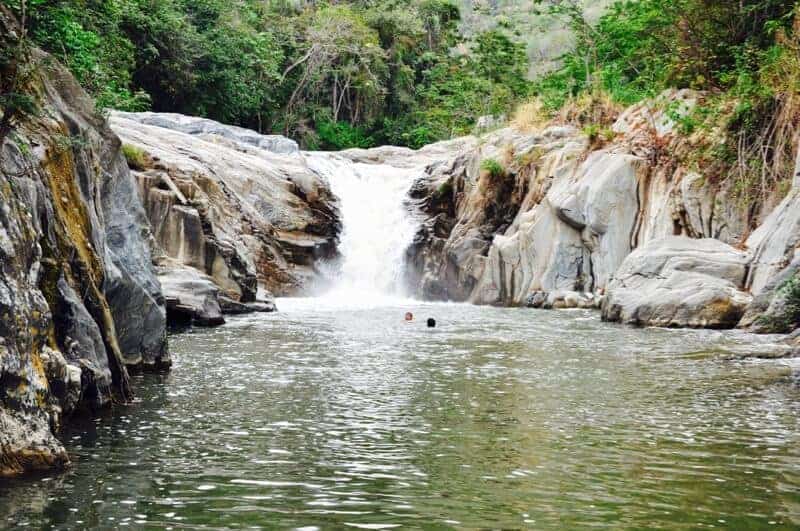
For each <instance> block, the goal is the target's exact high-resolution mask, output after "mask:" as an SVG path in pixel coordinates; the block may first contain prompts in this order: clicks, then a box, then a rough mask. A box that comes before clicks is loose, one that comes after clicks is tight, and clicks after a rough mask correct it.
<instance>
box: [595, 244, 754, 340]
mask: <svg viewBox="0 0 800 531" xmlns="http://www.w3.org/2000/svg"><path fill="white" fill-rule="evenodd" d="M747 264H748V256H747V254H746V253H744V252H742V251H738V250H736V249H734V248H733V247H731V246H729V245H727V244H725V243H723V242H720V241H719V240H714V239H709V238H707V239H691V238H686V237H669V238H664V239H660V240H654V241H652V242H650V243H649V244H647V245H645V246H644V247H642V248H640V249H637V250H636V251H634V252H633V253H631V254H630V255H629V256H628V258H626V259H625V261H624V262H623V263H622V265H621V266H620V268H619V270H618V271H617V273H616V275H615V277H614V279H613V281H612V282H611V283H610V285H609V287H608V292H607V295H606V298H605V300H604V301H603V306H602V314H603V319H604V320H606V321H619V322H623V323H627V324H632V325H638V326H664V327H681V328H732V327H734V326H736V325H737V323H738V322H739V320H740V319H741V317H742V315H743V314H744V312H745V310H746V309H747V307H748V305H749V304H750V302H751V300H752V297H751V296H750V295H749V294H748V293H745V292H744V291H742V288H743V286H744V281H745V276H746V274H747Z"/></svg>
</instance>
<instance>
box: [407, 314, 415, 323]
mask: <svg viewBox="0 0 800 531" xmlns="http://www.w3.org/2000/svg"><path fill="white" fill-rule="evenodd" d="M413 320H414V314H413V313H411V312H406V321H413Z"/></svg>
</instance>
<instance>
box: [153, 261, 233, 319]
mask: <svg viewBox="0 0 800 531" xmlns="http://www.w3.org/2000/svg"><path fill="white" fill-rule="evenodd" d="M158 278H159V280H160V281H161V287H162V289H163V290H164V299H165V300H166V302H167V314H168V316H169V322H170V323H171V324H176V325H192V324H196V325H199V326H216V325H221V324H223V323H224V322H225V318H224V317H223V316H222V308H221V307H220V302H219V288H218V287H217V285H216V284H214V281H213V280H212V279H211V277H208V276H206V275H203V274H202V273H200V272H199V271H197V270H196V269H193V268H190V267H170V268H166V269H164V270H163V271H162V272H161V273H160V274H159V277H158Z"/></svg>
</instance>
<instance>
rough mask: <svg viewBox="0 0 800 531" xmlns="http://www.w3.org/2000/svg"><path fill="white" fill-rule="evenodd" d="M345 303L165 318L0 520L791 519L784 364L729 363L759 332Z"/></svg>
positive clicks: (275, 523) (631, 524)
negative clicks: (115, 385) (188, 325)
mask: <svg viewBox="0 0 800 531" xmlns="http://www.w3.org/2000/svg"><path fill="white" fill-rule="evenodd" d="M348 302H350V301H347V300H335V301H333V302H332V301H331V300H330V299H329V300H327V301H326V300H313V299H305V300H283V301H280V306H281V308H282V310H283V311H282V312H281V313H278V314H273V315H266V316H264V315H258V316H250V317H244V318H239V319H234V320H232V321H231V322H230V323H229V324H227V325H225V326H223V327H221V328H218V329H213V330H204V329H194V330H191V331H189V332H188V333H184V334H180V335H175V336H173V337H172V338H171V348H172V351H173V357H174V360H175V366H174V369H173V371H172V372H171V373H170V374H169V375H164V376H154V375H144V376H137V377H135V385H136V389H137V401H136V403H135V404H134V405H132V406H130V407H127V408H124V409H119V410H117V411H116V412H115V413H114V414H113V415H109V416H106V417H105V418H99V419H95V420H89V421H87V422H85V423H82V424H76V425H75V426H73V427H72V428H70V431H68V432H66V433H65V434H64V440H65V443H66V444H67V447H68V450H69V452H70V454H71V455H72V457H73V460H74V466H73V468H72V469H70V470H69V471H68V472H66V473H64V474H62V475H56V476H48V477H44V478H33V479H27V480H24V481H17V482H13V483H6V484H4V485H2V486H0V527H3V525H4V524H5V525H7V526H8V527H15V526H23V525H29V526H32V527H37V528H38V527H55V528H62V529H74V528H114V527H121V526H131V527H135V528H142V527H151V528H162V527H173V528H175V529H184V528H198V527H210V528H216V529H220V528H244V527H267V528H299V527H304V528H308V529H311V528H315V527H316V528H321V529H331V528H342V527H346V526H350V527H353V528H366V529H382V528H392V527H402V528H426V529H436V528H441V529H447V528H478V527H492V528H535V529H577V528H587V527H598V528H613V529H642V528H652V527H658V528H663V529H686V528H708V527H717V528H735V529H762V528H764V529H767V528H769V529H781V528H782V529H790V528H797V527H798V526H800V445H798V442H799V441H798V439H800V420H799V419H800V416H799V413H800V400H798V399H800V390H798V386H797V385H796V384H795V383H794V377H793V376H792V374H793V372H794V370H795V367H794V366H793V365H792V363H793V362H791V361H774V360H760V359H744V358H743V356H744V355H746V354H753V353H758V352H768V351H769V350H770V348H771V347H770V345H769V342H770V341H771V339H770V338H754V337H748V336H745V335H742V334H738V333H731V332H726V333H723V332H713V331H670V330H658V329H646V330H637V329H633V328H627V327H622V326H615V325H608V324H604V323H601V322H600V320H599V317H598V315H597V314H596V313H591V312H584V311H563V312H547V311H535V310H517V309H499V308H485V307H484V308H478V307H472V306H467V305H443V304H442V305H421V304H419V303H410V304H413V305H412V306H411V307H410V309H411V310H412V311H414V312H415V313H416V314H417V317H418V318H419V319H420V320H419V321H417V322H414V323H412V324H407V323H404V322H403V321H402V314H403V313H404V312H405V311H406V310H407V309H409V304H398V303H395V302H392V301H388V302H383V303H380V304H379V305H378V306H375V307H368V306H358V305H355V304H354V305H351V306H348V305H347V304H348ZM428 316H434V317H436V318H437V320H438V321H439V327H438V328H436V329H433V330H430V329H427V328H425V326H424V323H423V322H422V320H423V319H424V318H426V317H428Z"/></svg>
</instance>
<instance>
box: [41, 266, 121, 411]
mask: <svg viewBox="0 0 800 531" xmlns="http://www.w3.org/2000/svg"><path fill="white" fill-rule="evenodd" d="M57 293H58V296H57V301H58V302H57V304H56V307H55V308H54V309H53V324H54V326H55V333H56V337H57V339H58V343H59V344H60V345H63V352H64V357H65V358H66V359H67V360H69V362H70V363H72V364H73V365H75V366H77V367H81V373H82V380H83V382H84V384H83V385H82V387H81V391H80V396H82V397H87V404H86V405H87V406H88V407H90V408H92V409H97V408H101V407H103V406H106V405H109V404H110V403H111V401H112V398H113V376H112V374H111V366H110V363H109V359H108V355H107V354H106V346H105V343H104V342H103V336H102V334H101V332H100V327H98V326H97V323H96V322H95V321H94V319H92V316H91V315H90V314H89V312H88V311H87V310H86V308H85V307H84V306H83V303H82V301H81V300H80V299H79V298H78V294H77V293H75V290H74V289H73V288H72V286H70V285H69V284H68V283H67V281H66V279H65V278H64V276H63V275H62V276H61V278H59V279H58V284H57Z"/></svg>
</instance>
